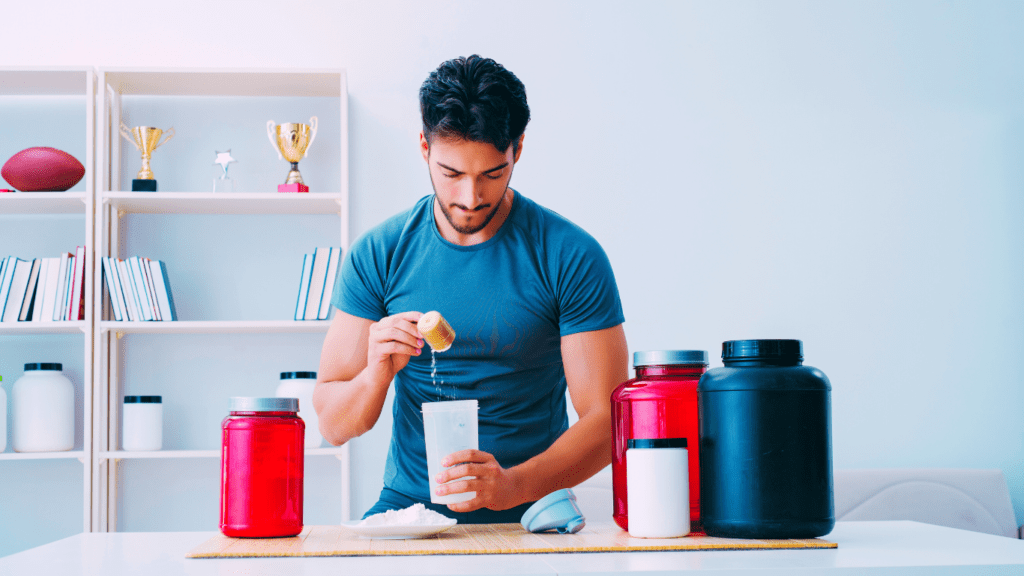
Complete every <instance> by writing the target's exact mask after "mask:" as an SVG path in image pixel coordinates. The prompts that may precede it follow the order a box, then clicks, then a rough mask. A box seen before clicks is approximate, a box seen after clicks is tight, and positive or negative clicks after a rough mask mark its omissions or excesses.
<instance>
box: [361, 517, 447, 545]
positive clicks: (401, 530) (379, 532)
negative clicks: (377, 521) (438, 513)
mask: <svg viewBox="0 0 1024 576" xmlns="http://www.w3.org/2000/svg"><path fill="white" fill-rule="evenodd" d="M456 523H457V521H456V520H455V519H454V518H450V519H449V522H448V523H445V524H407V525H404V526H359V525H358V524H359V521H354V522H342V523H341V526H342V527H343V528H348V529H349V530H351V531H353V532H355V533H356V534H359V535H360V536H362V537H363V538H375V539H380V540H405V539H409V538H426V537H427V536H433V535H434V534H440V533H441V532H444V531H445V530H447V529H449V528H451V527H452V526H455V524H456Z"/></svg>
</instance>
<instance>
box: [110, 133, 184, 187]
mask: <svg viewBox="0 0 1024 576" xmlns="http://www.w3.org/2000/svg"><path fill="white" fill-rule="evenodd" d="M163 133H164V131H163V130H161V129H159V128H153V127H152V126H136V127H135V128H128V126H127V125H125V123H124V122H122V123H121V136H123V137H124V139H125V140H127V141H129V142H131V143H132V144H135V147H136V148H137V149H138V150H139V152H142V169H141V170H139V173H138V174H136V175H135V179H134V180H132V192H156V179H155V178H153V171H152V170H150V168H149V159H150V156H151V155H152V154H153V151H154V150H156V149H157V148H159V147H161V146H163V145H164V144H167V143H168V142H169V141H170V140H171V138H174V128H171V129H169V130H168V131H167V137H166V138H164V141H163V142H160V136H161V135H162V134H163Z"/></svg>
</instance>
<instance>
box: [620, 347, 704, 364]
mask: <svg viewBox="0 0 1024 576" xmlns="http://www.w3.org/2000/svg"><path fill="white" fill-rule="evenodd" d="M707 363H708V352H707V350H648V351H645V352H634V353H633V366H634V367H636V366H665V365H673V364H704V365H705V366H706V365H707Z"/></svg>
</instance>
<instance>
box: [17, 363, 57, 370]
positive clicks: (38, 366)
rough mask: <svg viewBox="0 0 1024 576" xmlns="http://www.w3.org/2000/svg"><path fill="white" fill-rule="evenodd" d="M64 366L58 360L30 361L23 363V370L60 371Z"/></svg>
mask: <svg viewBox="0 0 1024 576" xmlns="http://www.w3.org/2000/svg"><path fill="white" fill-rule="evenodd" d="M63 369H64V366H63V365H62V364H61V363H60V362H32V363H31V364H25V372H28V371H30V370H56V371H58V372H60V371H61V370H63Z"/></svg>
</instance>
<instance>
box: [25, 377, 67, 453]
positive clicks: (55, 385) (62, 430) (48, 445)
mask: <svg viewBox="0 0 1024 576" xmlns="http://www.w3.org/2000/svg"><path fill="white" fill-rule="evenodd" d="M62 368H63V366H61V365H60V364H58V363H52V362H42V363H32V364H25V374H24V375H23V376H22V377H21V378H18V381H17V382H15V383H14V387H13V388H12V389H11V406H12V410H11V420H13V421H14V422H13V424H14V425H13V427H12V430H11V431H12V432H13V434H12V436H13V437H12V438H11V440H12V444H13V446H14V451H15V452H61V451H65V450H71V449H72V448H74V447H75V387H74V386H73V385H72V384H71V380H68V379H67V377H65V376H64V374H62V373H61V369H62Z"/></svg>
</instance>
